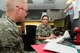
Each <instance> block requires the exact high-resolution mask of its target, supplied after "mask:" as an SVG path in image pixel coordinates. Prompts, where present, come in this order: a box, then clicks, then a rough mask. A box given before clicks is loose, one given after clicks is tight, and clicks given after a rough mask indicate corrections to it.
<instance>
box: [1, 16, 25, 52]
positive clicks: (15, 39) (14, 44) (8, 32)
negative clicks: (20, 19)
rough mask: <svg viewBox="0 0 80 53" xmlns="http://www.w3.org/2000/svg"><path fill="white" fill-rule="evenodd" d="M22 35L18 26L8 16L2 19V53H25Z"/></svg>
mask: <svg viewBox="0 0 80 53" xmlns="http://www.w3.org/2000/svg"><path fill="white" fill-rule="evenodd" d="M20 35H21V34H20V33H19V31H18V28H17V26H16V24H15V23H14V22H13V21H12V20H11V19H10V18H9V17H8V16H6V15H5V16H4V17H2V18H0V53H16V52H17V51H19V53H24V51H23V41H22V38H21V37H20Z"/></svg>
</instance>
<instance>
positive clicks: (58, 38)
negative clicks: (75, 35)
mask: <svg viewBox="0 0 80 53" xmlns="http://www.w3.org/2000/svg"><path fill="white" fill-rule="evenodd" d="M69 37H70V34H69V32H68V31H67V30H66V31H65V33H64V35H63V36H60V37H57V38H56V39H54V38H53V39H46V40H45V41H47V42H54V43H57V42H62V41H64V39H66V38H69Z"/></svg>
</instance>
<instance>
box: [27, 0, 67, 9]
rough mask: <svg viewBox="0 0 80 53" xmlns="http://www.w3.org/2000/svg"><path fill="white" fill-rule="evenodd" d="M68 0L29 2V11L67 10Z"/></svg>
mask: <svg viewBox="0 0 80 53" xmlns="http://www.w3.org/2000/svg"><path fill="white" fill-rule="evenodd" d="M66 1H67V0H28V5H29V9H65V8H66V7H67V6H68V5H67V4H66Z"/></svg>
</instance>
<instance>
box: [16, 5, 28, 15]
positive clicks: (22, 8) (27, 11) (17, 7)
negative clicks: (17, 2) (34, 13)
mask: <svg viewBox="0 0 80 53" xmlns="http://www.w3.org/2000/svg"><path fill="white" fill-rule="evenodd" d="M16 7H17V8H19V9H22V10H24V11H25V12H26V14H28V13H29V11H28V10H26V9H24V8H21V7H19V6H16Z"/></svg>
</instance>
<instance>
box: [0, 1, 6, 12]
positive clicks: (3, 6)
mask: <svg viewBox="0 0 80 53" xmlns="http://www.w3.org/2000/svg"><path fill="white" fill-rule="evenodd" d="M0 10H3V11H6V0H0Z"/></svg>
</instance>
